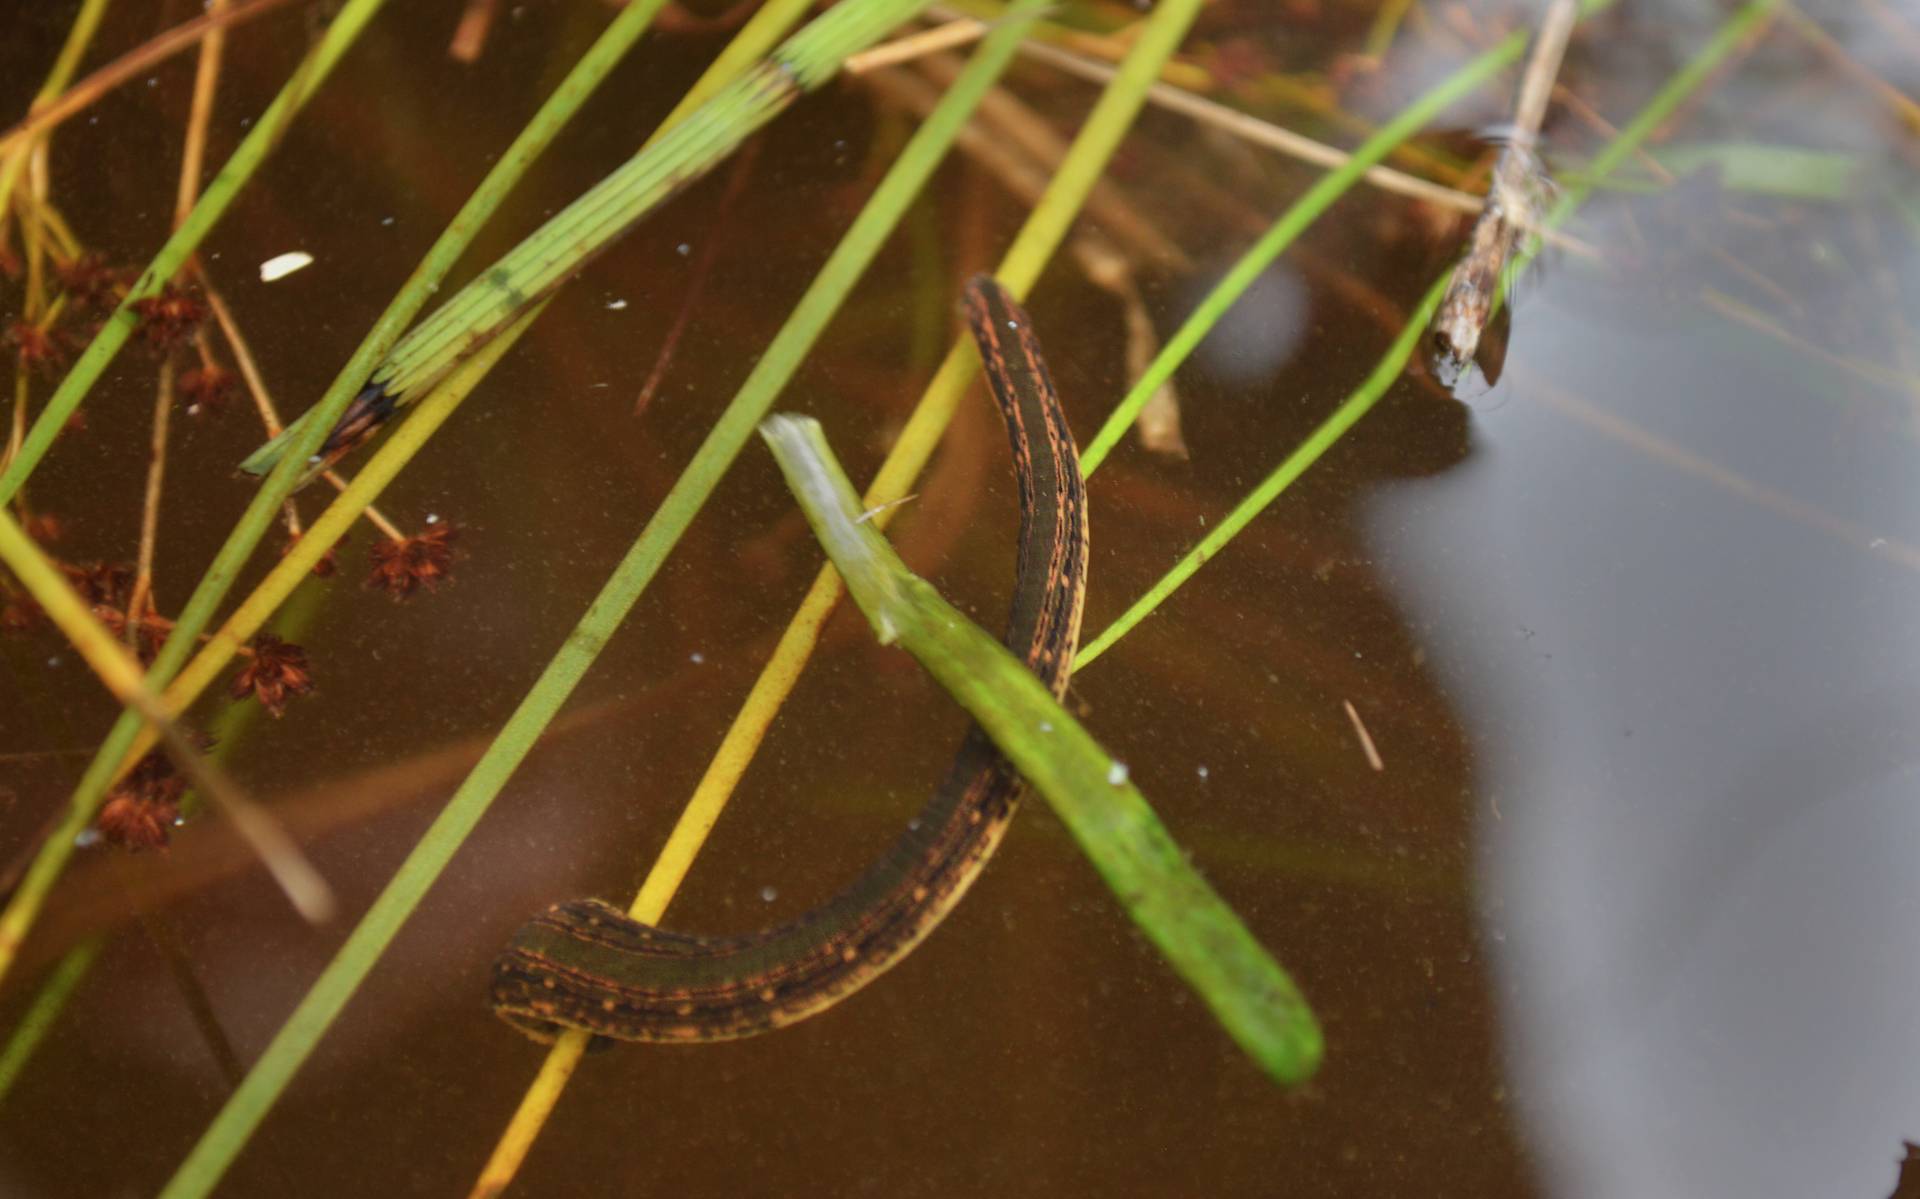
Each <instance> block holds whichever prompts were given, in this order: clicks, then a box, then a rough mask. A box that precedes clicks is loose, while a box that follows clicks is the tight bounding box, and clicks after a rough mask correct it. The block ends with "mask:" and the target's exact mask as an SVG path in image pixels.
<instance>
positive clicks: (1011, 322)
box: [1007, 321, 1020, 329]
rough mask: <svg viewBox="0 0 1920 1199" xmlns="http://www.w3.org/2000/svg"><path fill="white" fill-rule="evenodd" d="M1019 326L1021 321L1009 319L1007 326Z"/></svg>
mask: <svg viewBox="0 0 1920 1199" xmlns="http://www.w3.org/2000/svg"><path fill="white" fill-rule="evenodd" d="M1019 327H1020V322H1019V321H1008V322H1007V328H1009V329H1018V328H1019Z"/></svg>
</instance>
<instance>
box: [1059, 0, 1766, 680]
mask: <svg viewBox="0 0 1920 1199" xmlns="http://www.w3.org/2000/svg"><path fill="white" fill-rule="evenodd" d="M1777 2H1778V0H1751V2H1750V3H1748V4H1747V5H1746V6H1745V7H1744V8H1742V9H1741V10H1740V11H1738V12H1737V13H1735V14H1734V15H1733V16H1732V17H1730V18H1729V19H1728V20H1727V21H1726V23H1725V24H1723V25H1722V26H1721V28H1720V30H1719V31H1718V32H1717V33H1716V34H1715V35H1714V37H1713V38H1712V39H1711V40H1710V41H1709V42H1708V43H1707V44H1706V45H1705V46H1703V47H1702V48H1701V49H1700V50H1699V51H1698V52H1697V53H1696V54H1695V55H1694V57H1693V58H1692V59H1691V60H1689V61H1688V63H1687V64H1686V66H1684V67H1682V68H1681V69H1680V70H1679V71H1678V72H1676V73H1675V74H1674V76H1673V77H1672V78H1671V79H1669V80H1668V81H1667V83H1666V84H1665V85H1664V86H1663V87H1662V88H1661V89H1660V91H1659V92H1658V93H1656V94H1655V96H1654V97H1653V99H1652V100H1650V101H1648V103H1647V105H1646V107H1645V108H1643V109H1641V111H1640V112H1639V114H1638V115H1636V116H1635V117H1634V119H1633V120H1632V121H1630V122H1628V124H1627V125H1626V126H1625V127H1624V128H1623V129H1621V130H1620V132H1619V134H1617V135H1616V136H1615V137H1614V138H1613V140H1612V141H1610V142H1609V143H1608V144H1607V146H1606V147H1605V148H1604V149H1603V150H1602V151H1601V152H1600V154H1599V155H1597V156H1596V157H1595V158H1594V160H1593V166H1592V169H1591V172H1590V178H1589V179H1588V180H1586V181H1584V182H1583V183H1581V184H1579V185H1576V186H1572V187H1569V188H1567V189H1566V190H1565V191H1564V192H1562V194H1561V197H1560V200H1559V202H1558V203H1557V204H1555V205H1554V207H1553V210H1552V211H1551V212H1550V213H1548V214H1547V217H1546V219H1545V220H1544V221H1543V222H1542V224H1543V226H1544V227H1545V228H1548V229H1552V228H1556V227H1558V226H1559V225H1561V224H1563V223H1565V221H1566V220H1567V218H1568V217H1570V216H1572V215H1573V213H1574V211H1575V210H1577V209H1578V208H1579V206H1580V205H1581V204H1582V203H1584V202H1585V200H1586V198H1587V196H1588V195H1590V194H1591V193H1592V190H1593V187H1594V186H1595V184H1597V183H1598V182H1600V181H1602V180H1604V179H1605V178H1606V177H1607V175H1609V174H1611V173H1612V172H1613V171H1615V170H1617V169H1618V168H1619V166H1620V164H1621V163H1623V162H1625V161H1626V159H1627V156H1628V155H1630V154H1632V153H1633V151H1634V150H1635V149H1636V148H1637V147H1638V146H1639V145H1640V143H1641V142H1643V141H1645V140H1646V137H1647V135H1648V134H1649V133H1651V132H1652V131H1653V130H1654V129H1656V128H1658V127H1659V126H1660V124H1661V123H1662V122H1663V121H1665V120H1666V119H1667V117H1669V116H1671V115H1672V113H1673V111H1674V110H1675V109H1676V108H1678V107H1679V106H1680V103H1681V102H1682V101H1683V100H1685V99H1686V98H1687V97H1688V96H1689V95H1691V94H1692V93H1693V92H1694V90H1695V89H1697V88H1698V87H1699V86H1700V84H1702V83H1703V82H1705V81H1706V79H1707V76H1708V75H1709V74H1711V73H1712V71H1713V69H1714V68H1715V67H1716V66H1717V65H1719V63H1720V62H1721V61H1722V60H1723V59H1725V58H1726V56H1727V54H1728V53H1730V52H1731V51H1732V50H1733V48H1734V47H1735V46H1737V45H1739V44H1740V42H1741V41H1742V40H1743V39H1745V38H1746V37H1747V35H1748V34H1749V33H1751V32H1752V30H1753V29H1754V27H1755V26H1756V24H1757V23H1758V22H1759V21H1760V20H1762V19H1763V18H1765V17H1766V15H1767V13H1768V12H1769V11H1770V10H1771V9H1772V8H1773V7H1774V6H1775V4H1776V3H1777ZM1540 245H1541V239H1540V238H1539V237H1538V236H1535V237H1533V238H1530V239H1529V244H1528V246H1527V248H1526V249H1525V250H1524V251H1523V252H1522V253H1520V254H1516V255H1515V256H1514V260H1513V261H1512V262H1511V263H1510V264H1509V265H1508V268H1507V270H1508V282H1509V283H1510V282H1511V279H1512V277H1513V275H1515V274H1517V273H1518V272H1520V271H1522V270H1524V269H1526V266H1527V264H1528V263H1529V262H1531V261H1532V259H1533V257H1534V255H1536V254H1538V253H1539V251H1540ZM1230 277H1231V276H1230ZM1446 285H1447V277H1442V278H1441V279H1440V280H1438V281H1437V282H1436V283H1435V284H1434V285H1433V286H1432V287H1430V288H1429V289H1428V291H1427V294H1426V296H1425V297H1424V298H1423V299H1422V300H1421V301H1420V303H1419V305H1418V306H1416V307H1415V309H1414V310H1413V312H1411V313H1409V314H1408V316H1407V321H1406V324H1405V325H1404V326H1403V327H1402V328H1401V331H1400V334H1399V336H1397V337H1395V338H1394V340H1393V344H1392V345H1390V346H1389V347H1388V348H1387V352H1386V353H1385V354H1384V355H1382V356H1381V358H1380V361H1379V362H1378V363H1377V364H1376V365H1375V366H1374V368H1373V370H1372V371H1371V372H1369V374H1368V375H1367V377H1366V379H1365V380H1364V381H1363V382H1362V383H1361V384H1360V386H1359V387H1357V388H1355V389H1354V391H1353V392H1352V394H1350V395H1349V396H1348V397H1347V398H1346V399H1345V400H1344V401H1342V402H1341V404H1340V405H1339V407H1337V408H1335V409H1334V411H1333V414H1332V415H1331V416H1329V417H1328V418H1327V419H1326V420H1325V421H1324V422H1322V423H1321V425H1320V426H1319V427H1318V428H1316V429H1315V430H1314V431H1313V433H1312V434H1311V435H1309V436H1308V438H1307V440H1306V441H1304V442H1302V443H1301V445H1300V447H1299V448H1298V449H1296V450H1295V451H1294V452H1293V453H1291V454H1289V455H1288V456H1287V458H1286V460H1285V461H1283V462H1281V463H1280V465H1279V466H1277V467H1275V468H1274V469H1273V471H1272V473H1270V474H1269V475H1268V476H1267V477H1266V478H1265V479H1263V480H1261V482H1260V484H1259V486H1257V487H1255V488H1254V489H1253V491H1252V492H1251V493H1250V494H1249V495H1248V496H1247V497H1246V498H1245V499H1243V500H1241V501H1240V503H1238V504H1237V505H1235V506H1234V508H1233V511H1232V512H1230V513H1228V514H1227V516H1226V518H1225V519H1223V520H1221V521H1220V522H1218V523H1217V524H1216V525H1215V526H1214V527H1213V528H1212V529H1211V530H1209V532H1208V533H1207V535H1206V536H1205V537H1204V538H1202V539H1201V540H1200V543H1199V544H1198V545H1196V546H1194V547H1193V549H1191V550H1189V551H1188V552H1187V553H1186V554H1185V555H1183V556H1182V557H1181V559H1180V560H1179V561H1178V562H1176V563H1175V564H1174V566H1173V568H1172V569H1171V570H1169V571H1168V572H1167V573H1166V574H1165V575H1164V576H1162V577H1161V578H1160V579H1159V581H1157V582H1156V583H1154V584H1153V586H1151V587H1149V588H1148V589H1147V591H1146V593H1145V594H1144V595H1142V596H1141V597H1140V598H1139V599H1138V600H1135V601H1134V602H1133V603H1132V604H1131V605H1130V606H1128V608H1127V610H1126V611H1125V612H1122V613H1121V614H1120V615H1119V617H1117V618H1116V619H1115V620H1114V621H1113V623H1112V624H1110V625H1108V626H1107V627H1106V628H1104V629H1102V630H1101V631H1100V634H1099V635H1098V636H1097V637H1095V638H1093V639H1092V640H1091V641H1089V642H1087V644H1086V645H1084V646H1082V647H1081V649H1080V654H1079V656H1078V657H1077V658H1076V659H1075V660H1074V669H1075V670H1076V671H1078V670H1081V669H1083V668H1085V667H1086V666H1088V665H1089V664H1091V663H1092V662H1093V661H1094V660H1095V659H1097V658H1099V657H1100V655H1102V654H1104V653H1105V652H1106V651H1107V650H1108V649H1110V648H1111V647H1112V646H1113V644H1114V643H1115V642H1116V641H1118V640H1119V639H1120V638H1122V637H1124V636H1126V635H1127V633H1128V632H1130V631H1132V629H1133V628H1134V627H1135V626H1136V625H1138V624H1139V623H1140V622H1141V621H1142V620H1144V619H1146V618H1147V617H1148V616H1149V615H1151V614H1152V613H1153V612H1154V611H1155V610H1156V609H1157V608H1158V607H1159V606H1160V605H1161V603H1163V602H1164V601H1165V600H1166V599H1167V597H1168V596H1170V595H1172V594H1173V593H1174V592H1175V591H1177V590H1179V588H1180V586H1181V585H1182V584H1183V583H1185V582H1186V581H1187V580H1188V579H1190V578H1192V577H1193V576H1194V574H1195V573H1197V572H1198V571H1199V569H1200V568H1201V567H1202V566H1204V565H1206V563H1207V562H1208V561H1209V560H1210V559H1211V558H1213V557H1214V556H1215V555H1216V554H1218V553H1219V552H1220V551H1221V550H1223V549H1225V548H1226V546H1227V545H1228V543H1229V542H1231V541H1232V540H1233V538H1234V537H1235V536H1236V535H1238V534H1239V532H1240V531H1241V530H1242V529H1244V528H1246V527H1247V525H1248V524H1249V523H1251V522H1252V520H1253V518H1254V517H1256V516H1258V515H1259V514H1260V513H1261V512H1263V511H1265V510H1266V508H1267V506H1268V505H1269V504H1272V503H1273V501H1274V500H1276V499H1278V498H1280V496H1281V494H1282V493H1284V492H1285V491H1286V489H1287V488H1288V487H1289V486H1291V485H1292V483H1293V481H1294V480H1295V479H1298V478H1299V477H1300V476H1301V475H1302V474H1305V473H1306V470H1307V468H1308V467H1310V466H1312V465H1313V464H1314V462H1316V461H1318V460H1319V458H1320V456H1321V455H1322V454H1324V453H1326V451H1327V450H1328V449H1330V448H1331V447H1332V446H1333V445H1334V443H1336V442H1337V441H1339V439H1340V438H1341V437H1342V436H1343V435H1344V434H1345V433H1346V431H1347V430H1348V429H1351V428H1352V427H1353V426H1354V424H1355V423H1357V422H1358V421H1359V419H1360V418H1361V417H1362V416H1365V415H1366V414H1367V412H1368V411H1369V410H1371V409H1372V407H1373V406H1374V404H1375V403H1377V402H1378V401H1379V399H1380V397H1381V396H1383V395H1385V394H1386V391H1387V389H1388V388H1389V387H1391V386H1392V385H1393V383H1394V382H1395V381H1396V380H1397V379H1399V377H1400V372H1401V371H1402V370H1404V369H1405V367H1406V364H1407V361H1408V359H1409V358H1411V357H1412V355H1413V352H1414V350H1415V349H1417V348H1418V347H1419V344H1420V338H1421V336H1422V335H1423V334H1424V333H1425V332H1426V328H1427V322H1428V321H1430V320H1431V319H1432V318H1433V314H1434V312H1435V311H1436V310H1437V309H1438V307H1439V304H1440V298H1441V295H1442V294H1443V293H1444V291H1445V290H1446ZM1222 286H1224V284H1223V285H1222ZM1506 290H1507V289H1506V288H1505V287H1502V288H1501V289H1500V293H1504V292H1505V291H1506ZM1496 294H1499V293H1496ZM1211 299H1212V297H1211V296H1209V297H1208V301H1209V302H1210V301H1211ZM1206 306H1207V304H1206V302H1203V304H1202V307H1203V308H1204V307H1206Z"/></svg>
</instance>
